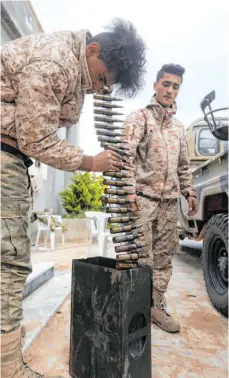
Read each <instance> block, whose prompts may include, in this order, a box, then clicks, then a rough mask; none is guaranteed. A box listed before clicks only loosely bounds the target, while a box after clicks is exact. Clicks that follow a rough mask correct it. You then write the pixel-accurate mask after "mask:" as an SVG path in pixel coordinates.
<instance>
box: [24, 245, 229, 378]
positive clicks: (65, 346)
mask: <svg viewBox="0 0 229 378" xmlns="http://www.w3.org/2000/svg"><path fill="white" fill-rule="evenodd" d="M85 249H86V246H85V245H82V246H78V247H77V248H76V247H73V246H72V247H70V248H65V249H61V250H57V251H54V252H43V253H33V255H32V259H33V261H37V260H38V259H39V261H41V259H43V261H48V260H52V261H56V263H57V265H56V270H57V271H58V269H61V270H63V269H65V270H69V269H70V266H71V260H72V258H80V257H83V256H84V254H85ZM167 301H168V309H169V311H171V312H172V314H173V315H174V316H175V317H177V318H178V319H179V321H180V323H181V326H182V329H181V333H180V334H176V335H171V334H167V333H165V332H163V331H161V330H160V329H159V328H157V327H156V326H155V325H153V326H152V378H159V377H160V378H226V377H228V328H227V319H225V318H224V317H223V316H221V315H220V314H219V313H218V312H216V311H215V310H214V309H213V307H212V306H211V304H210V303H209V300H208V297H207V294H206V291H205V286H204V281H203V275H202V270H201V266H200V258H199V257H198V256H195V255H191V254H189V253H187V252H179V253H178V254H177V255H176V256H175V258H174V271H173V276H172V279H171V283H170V286H169V291H168V295H167ZM69 330H70V295H69V296H68V297H67V299H66V300H65V301H64V303H63V304H62V306H61V307H60V308H59V309H58V311H57V312H56V313H55V315H54V316H53V318H52V319H51V320H50V321H49V323H48V324H47V326H46V327H45V328H44V329H43V330H42V331H41V333H40V335H39V336H37V337H36V339H35V340H34V342H33V343H32V344H31V346H30V347H29V349H27V351H26V353H25V357H26V360H27V361H28V362H29V363H30V365H31V366H32V367H33V368H34V369H36V370H38V371H39V372H42V373H44V374H59V375H62V376H64V377H66V378H67V377H69V373H68V360H69ZM107 378H109V377H107ZM139 378H144V377H139Z"/></svg>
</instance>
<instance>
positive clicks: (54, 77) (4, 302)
mask: <svg viewBox="0 0 229 378" xmlns="http://www.w3.org/2000/svg"><path fill="white" fill-rule="evenodd" d="M87 36H88V37H90V34H89V33H88V32H87V31H79V32H75V33H73V32H60V33H52V34H38V35H34V36H29V37H24V38H21V39H18V40H16V41H12V42H10V43H8V44H6V45H4V46H2V48H1V59H2V64H1V134H3V135H6V136H9V137H11V138H12V139H14V140H15V141H16V143H17V146H18V149H19V150H20V151H22V152H23V153H24V154H26V155H28V156H30V157H32V158H34V159H37V160H39V161H41V162H43V163H45V164H48V165H50V166H52V167H55V168H58V169H62V170H65V171H75V170H77V169H78V168H79V167H80V165H81V163H82V158H83V151H82V150H81V149H80V148H78V147H75V146H71V145H69V144H68V143H67V142H66V141H65V140H60V139H58V137H57V130H58V128H59V127H69V126H71V125H73V124H75V123H76V122H77V121H78V119H79V117H80V112H81V109H82V106H83V102H84V96H85V93H86V91H87V90H90V89H91V87H92V83H91V79H90V75H89V71H88V67H87V62H86V56H85V50H86V38H87ZM28 180H29V178H28V172H27V168H26V166H25V165H24V163H23V160H21V159H20V158H17V157H15V156H14V155H11V154H9V153H6V152H2V151H1V218H2V219H1V228H2V229H1V314H2V318H1V329H2V331H5V332H10V331H12V330H13V329H15V328H17V326H18V325H19V324H20V322H21V320H22V290H23V287H24V284H25V281H26V278H27V276H28V274H29V273H30V272H31V263H30V251H29V249H30V248H29V238H28V236H27V229H28V210H29V206H30V201H31V199H30V194H29V183H28Z"/></svg>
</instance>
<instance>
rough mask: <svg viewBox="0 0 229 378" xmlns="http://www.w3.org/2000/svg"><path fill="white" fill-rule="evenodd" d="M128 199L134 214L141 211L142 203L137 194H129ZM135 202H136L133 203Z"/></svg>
mask: <svg viewBox="0 0 229 378" xmlns="http://www.w3.org/2000/svg"><path fill="white" fill-rule="evenodd" d="M127 199H128V200H129V201H131V203H130V204H128V207H129V208H130V210H131V211H132V212H133V214H135V213H136V212H137V211H139V210H140V203H139V199H138V196H137V194H135V193H134V194H129V195H128V196H127ZM132 201H134V202H132Z"/></svg>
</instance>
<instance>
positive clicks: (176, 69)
mask: <svg viewBox="0 0 229 378" xmlns="http://www.w3.org/2000/svg"><path fill="white" fill-rule="evenodd" d="M165 73H170V74H174V75H177V76H180V77H181V82H182V81H183V75H184V73H185V69H184V68H183V67H181V66H179V64H173V63H170V64H164V66H162V68H161V69H160V71H159V72H158V73H157V79H156V80H157V82H158V81H159V80H160V79H161V78H162V77H163V76H164V74H165Z"/></svg>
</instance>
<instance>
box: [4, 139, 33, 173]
mask: <svg viewBox="0 0 229 378" xmlns="http://www.w3.org/2000/svg"><path fill="white" fill-rule="evenodd" d="M1 151H4V152H8V153H9V154H11V155H14V156H16V157H17V158H19V159H21V160H23V162H24V164H25V166H26V167H27V168H29V167H31V165H33V161H32V160H31V159H30V158H29V157H28V156H27V155H25V154H23V152H21V151H20V150H18V149H17V148H15V147H13V146H10V145H9V144H6V143H4V142H1Z"/></svg>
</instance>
